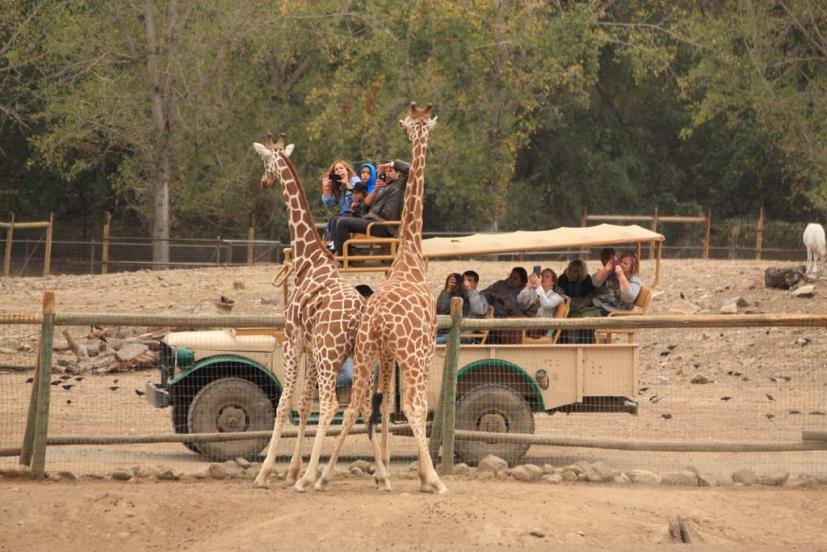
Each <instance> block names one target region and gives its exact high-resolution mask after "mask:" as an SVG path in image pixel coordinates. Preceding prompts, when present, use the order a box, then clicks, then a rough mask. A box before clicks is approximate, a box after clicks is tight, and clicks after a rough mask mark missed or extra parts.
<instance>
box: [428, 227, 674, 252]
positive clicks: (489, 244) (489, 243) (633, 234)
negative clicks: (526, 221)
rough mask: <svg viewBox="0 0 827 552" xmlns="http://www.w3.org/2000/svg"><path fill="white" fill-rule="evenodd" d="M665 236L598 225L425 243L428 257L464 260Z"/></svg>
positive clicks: (435, 239)
mask: <svg viewBox="0 0 827 552" xmlns="http://www.w3.org/2000/svg"><path fill="white" fill-rule="evenodd" d="M664 239H665V238H664V237H663V235H662V234H658V233H657V232H652V231H651V230H647V229H646V228H643V227H641V226H638V225H636V224H631V225H628V226H620V225H616V224H598V225H597V226H582V227H574V228H569V227H566V226H562V227H560V228H555V229H554V230H536V231H529V230H520V231H517V232H504V233H499V234H495V233H491V234H473V235H470V236H461V237H448V238H429V239H427V240H422V250H423V254H424V256H425V257H428V258H432V259H433V258H437V257H464V256H467V255H483V254H494V253H518V252H526V251H548V250H553V249H580V248H589V247H600V246H604V245H622V244H637V243H645V242H662V241H664Z"/></svg>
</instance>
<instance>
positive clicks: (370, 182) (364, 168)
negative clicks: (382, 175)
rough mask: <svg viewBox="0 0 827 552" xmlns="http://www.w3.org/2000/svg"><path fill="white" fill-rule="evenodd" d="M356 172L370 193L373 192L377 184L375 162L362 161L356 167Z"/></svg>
mask: <svg viewBox="0 0 827 552" xmlns="http://www.w3.org/2000/svg"><path fill="white" fill-rule="evenodd" d="M356 174H357V175H358V176H359V180H360V181H361V182H362V184H364V185H365V186H367V187H368V193H371V192H372V191H373V187H374V186H376V167H374V166H373V163H362V164H361V165H359V168H358V169H356Z"/></svg>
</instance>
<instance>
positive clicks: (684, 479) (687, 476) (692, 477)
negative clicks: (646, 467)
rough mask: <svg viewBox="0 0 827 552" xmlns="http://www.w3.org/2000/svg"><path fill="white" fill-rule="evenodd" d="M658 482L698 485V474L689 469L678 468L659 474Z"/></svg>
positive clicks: (687, 485) (689, 485) (688, 485)
mask: <svg viewBox="0 0 827 552" xmlns="http://www.w3.org/2000/svg"><path fill="white" fill-rule="evenodd" d="M660 482H661V483H662V484H664V485H683V486H686V487H697V486H698V475H697V474H696V473H695V472H693V471H691V470H679V471H671V472H666V473H664V474H662V475H661V476H660Z"/></svg>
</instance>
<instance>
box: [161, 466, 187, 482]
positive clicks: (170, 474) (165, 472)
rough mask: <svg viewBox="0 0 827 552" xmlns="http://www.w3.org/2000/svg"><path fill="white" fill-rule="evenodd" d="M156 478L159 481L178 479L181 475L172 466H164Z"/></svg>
mask: <svg viewBox="0 0 827 552" xmlns="http://www.w3.org/2000/svg"><path fill="white" fill-rule="evenodd" d="M155 479H157V480H159V481H178V480H179V479H181V476H180V475H179V474H177V473H175V472H174V471H173V470H171V469H170V468H164V469H162V470H160V471H159V472H158V473H157V474H155Z"/></svg>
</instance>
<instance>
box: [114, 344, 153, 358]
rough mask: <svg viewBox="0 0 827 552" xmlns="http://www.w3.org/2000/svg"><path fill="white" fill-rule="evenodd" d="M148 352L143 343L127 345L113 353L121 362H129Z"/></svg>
mask: <svg viewBox="0 0 827 552" xmlns="http://www.w3.org/2000/svg"><path fill="white" fill-rule="evenodd" d="M148 350H149V347H147V346H146V345H144V344H143V343H127V344H126V345H124V346H123V347H121V348H120V349H118V351H117V352H116V353H115V356H116V357H117V358H118V360H120V361H121V362H129V361H130V360H135V358H137V357H138V356H140V355H142V354H144V353H145V352H147V351H148Z"/></svg>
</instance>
